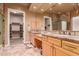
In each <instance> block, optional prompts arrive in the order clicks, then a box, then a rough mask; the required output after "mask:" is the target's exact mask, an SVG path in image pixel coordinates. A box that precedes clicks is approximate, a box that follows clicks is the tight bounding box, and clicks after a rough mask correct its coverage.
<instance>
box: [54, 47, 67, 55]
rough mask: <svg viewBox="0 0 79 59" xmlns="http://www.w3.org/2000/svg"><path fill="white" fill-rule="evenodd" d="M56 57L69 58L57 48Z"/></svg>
mask: <svg viewBox="0 0 79 59" xmlns="http://www.w3.org/2000/svg"><path fill="white" fill-rule="evenodd" d="M55 55H56V56H68V55H67V54H66V53H65V52H64V51H62V50H60V49H58V48H55Z"/></svg>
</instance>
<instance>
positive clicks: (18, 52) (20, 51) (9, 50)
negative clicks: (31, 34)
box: [0, 43, 41, 56]
mask: <svg viewBox="0 0 79 59" xmlns="http://www.w3.org/2000/svg"><path fill="white" fill-rule="evenodd" d="M29 45H31V44H29ZM31 46H32V45H31ZM40 51H41V50H40V49H38V48H34V47H33V46H32V47H30V48H29V47H27V46H26V45H25V44H23V43H18V44H16V43H15V44H14V45H11V46H9V47H3V48H0V56H41V54H40Z"/></svg>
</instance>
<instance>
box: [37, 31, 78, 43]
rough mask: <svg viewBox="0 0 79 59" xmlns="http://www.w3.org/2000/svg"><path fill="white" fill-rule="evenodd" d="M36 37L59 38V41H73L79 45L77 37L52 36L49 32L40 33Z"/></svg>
mask: <svg viewBox="0 0 79 59" xmlns="http://www.w3.org/2000/svg"><path fill="white" fill-rule="evenodd" d="M37 36H39V37H44V36H50V37H53V38H59V39H61V40H67V41H71V42H72V41H73V42H76V43H78V44H79V36H72V35H61V34H54V33H51V32H47V33H46V32H45V33H41V34H38V35H37Z"/></svg>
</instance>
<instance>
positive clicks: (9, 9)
mask: <svg viewBox="0 0 79 59" xmlns="http://www.w3.org/2000/svg"><path fill="white" fill-rule="evenodd" d="M10 12H20V13H23V42H24V43H25V39H26V36H25V35H26V31H25V30H26V29H25V12H24V11H21V10H17V9H12V8H8V25H7V27H8V31H7V32H8V33H7V35H8V46H10Z"/></svg>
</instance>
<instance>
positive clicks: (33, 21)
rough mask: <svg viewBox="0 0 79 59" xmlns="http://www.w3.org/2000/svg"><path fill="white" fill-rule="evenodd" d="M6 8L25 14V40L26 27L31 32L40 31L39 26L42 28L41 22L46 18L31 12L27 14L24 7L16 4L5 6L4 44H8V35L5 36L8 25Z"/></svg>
mask: <svg viewBox="0 0 79 59" xmlns="http://www.w3.org/2000/svg"><path fill="white" fill-rule="evenodd" d="M7 8H12V9H17V10H22V11H24V12H25V16H26V17H25V23H26V39H28V34H27V29H28V26H30V27H31V30H38V29H39V30H40V29H41V26H42V22H43V16H46V15H45V14H37V13H32V12H29V11H28V10H27V7H25V6H21V5H18V4H6V6H5V9H6V10H5V44H7V43H8V39H7V37H8V35H7V33H8V32H7V24H8V21H7V17H8V15H7Z"/></svg>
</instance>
